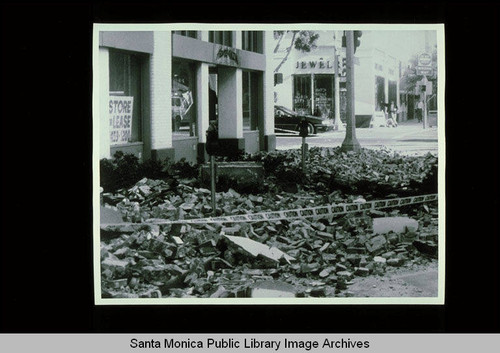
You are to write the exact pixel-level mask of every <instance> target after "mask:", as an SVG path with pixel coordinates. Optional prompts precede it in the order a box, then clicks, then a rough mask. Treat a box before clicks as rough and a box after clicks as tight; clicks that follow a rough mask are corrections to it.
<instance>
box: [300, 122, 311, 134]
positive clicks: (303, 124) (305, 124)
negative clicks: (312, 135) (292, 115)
mask: <svg viewBox="0 0 500 353" xmlns="http://www.w3.org/2000/svg"><path fill="white" fill-rule="evenodd" d="M308 125H309V124H308V122H307V120H306V119H302V120H301V121H300V123H299V136H300V137H307V136H309V129H308Z"/></svg>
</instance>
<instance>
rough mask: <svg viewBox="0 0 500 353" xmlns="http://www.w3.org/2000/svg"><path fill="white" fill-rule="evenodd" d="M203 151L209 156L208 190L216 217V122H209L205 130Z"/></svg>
mask: <svg viewBox="0 0 500 353" xmlns="http://www.w3.org/2000/svg"><path fill="white" fill-rule="evenodd" d="M205 150H206V151H207V153H208V154H209V155H210V188H211V196H212V197H211V198H212V214H213V215H214V216H216V215H217V205H216V202H215V178H216V176H215V173H216V169H215V155H216V154H218V152H219V131H218V129H217V121H214V122H211V123H210V125H209V126H208V129H207V143H206V144H205Z"/></svg>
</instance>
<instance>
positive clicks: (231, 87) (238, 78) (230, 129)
mask: <svg viewBox="0 0 500 353" xmlns="http://www.w3.org/2000/svg"><path fill="white" fill-rule="evenodd" d="M218 92H219V94H218V107H219V138H221V139H224V138H243V107H242V103H243V102H242V100H243V86H242V71H241V69H235V68H231V67H219V68H218Z"/></svg>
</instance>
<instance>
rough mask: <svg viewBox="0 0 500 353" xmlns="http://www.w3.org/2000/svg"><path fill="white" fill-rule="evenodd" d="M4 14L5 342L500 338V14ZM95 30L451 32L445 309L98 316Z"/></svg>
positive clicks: (9, 6) (460, 8)
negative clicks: (308, 25)
mask: <svg viewBox="0 0 500 353" xmlns="http://www.w3.org/2000/svg"><path fill="white" fill-rule="evenodd" d="M168 3H170V4H166V3H165V2H163V3H158V4H154V3H149V4H134V3H126V2H122V3H100V4H96V3H80V4H75V5H68V4H64V3H62V2H61V3H59V2H51V3H40V4H36V3H22V2H16V3H2V5H1V6H2V7H1V16H2V18H1V26H2V32H1V33H2V54H1V55H0V60H1V67H2V76H1V79H0V81H1V82H2V91H1V95H0V96H1V97H2V103H1V107H2V116H1V121H2V128H1V132H2V138H1V142H2V212H1V215H2V218H1V227H2V232H1V234H0V239H1V245H0V261H1V268H0V272H1V278H0V288H1V289H0V298H1V304H0V305H1V306H0V308H1V309H0V310H1V312H0V332H3V333H70V332H73V333H92V332H102V333H114V332H121V333H140V332H151V333H176V332H192V333H196V332H213V333H215V332H218V333H223V332H258V333H265V332H283V333H284V332H302V333H307V332H311V333H312V332H317V333H327V332H329V333H334V332H335V333H347V332H349V333H378V332H384V333H398V332H411V333H421V332H430V333H437V332H445V333H464V332H474V333H476V332H481V333H487V332H500V324H499V322H500V320H499V305H498V304H499V303H498V298H500V293H499V288H498V279H499V271H498V267H499V263H498V257H499V254H498V249H499V242H498V238H499V227H498V225H499V221H498V219H499V209H498V199H499V198H498V181H499V175H498V174H499V173H498V160H499V156H498V150H499V148H498V120H499V117H500V115H499V112H498V105H499V103H498V101H499V98H500V96H499V94H498V93H499V92H498V82H499V75H498V63H499V62H500V60H499V58H498V43H499V38H498V33H499V28H498V23H499V22H500V21H499V20H500V19H499V13H500V11H498V10H499V9H498V6H497V5H495V4H494V3H487V2H470V3H463V2H462V3H459V2H455V3H453V2H437V3H436V2H433V3H429V2H427V3H425V2H418V3H417V2H405V3H404V5H402V3H399V4H398V3H396V2H378V3H371V2H359V1H356V2H350V3H349V5H347V4H346V3H342V4H335V3H334V2H329V3H313V2H302V3H301V4H300V5H299V4H297V3H281V4H276V3H271V2H266V3H263V4H261V3H255V2H254V3H251V4H244V3H239V5H237V4H236V2H228V3H217V2H207V3H202V4H196V3H190V2H179V3H178V4H175V5H172V2H168ZM93 22H110V23H113V22H138V23H141V22H158V23H161V22H214V23H217V22H231V23H237V22H243V23H259V22H261V23H280V22H284V23H286V22H291V23H297V22H317V23H328V22H332V23H445V25H446V65H447V67H446V68H447V74H446V134H447V136H446V144H447V156H446V158H447V168H446V174H447V186H446V203H447V215H446V217H447V222H446V245H447V254H446V257H447V264H446V266H447V272H446V292H447V295H446V305H445V306H411V305H394V306H392V305H391V306H375V305H374V306H355V305H349V306H343V305H338V306H250V307H248V306H237V307H235V306H173V307H168V306H137V307H118V306H98V307H96V306H94V305H93V277H92V276H93V272H92V271H93V270H92V226H91V221H92V209H91V188H92V184H91V183H92V171H91V131H92V130H91V128H92V126H91V106H92V105H91V103H92V96H91V92H92V91H91V89H92V86H91V78H92V66H91V64H92V62H91V58H92V52H91V45H92V23H93Z"/></svg>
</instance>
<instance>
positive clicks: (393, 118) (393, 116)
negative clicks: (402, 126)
mask: <svg viewBox="0 0 500 353" xmlns="http://www.w3.org/2000/svg"><path fill="white" fill-rule="evenodd" d="M397 114H398V108H397V107H396V105H395V104H394V102H391V106H390V107H389V118H388V119H387V124H388V126H392V127H397V126H398V122H397Z"/></svg>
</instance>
